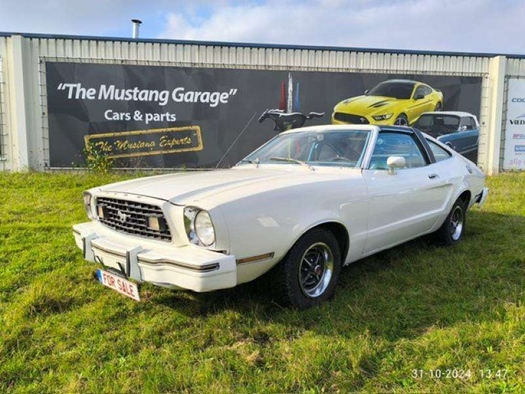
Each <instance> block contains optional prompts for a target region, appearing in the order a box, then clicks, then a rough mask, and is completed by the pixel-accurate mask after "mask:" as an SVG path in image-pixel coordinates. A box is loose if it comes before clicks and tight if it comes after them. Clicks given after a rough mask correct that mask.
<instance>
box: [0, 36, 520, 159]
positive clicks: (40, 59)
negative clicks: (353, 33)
mask: <svg viewBox="0 0 525 394" xmlns="http://www.w3.org/2000/svg"><path fill="white" fill-rule="evenodd" d="M9 39H10V37H0V57H1V56H2V54H3V56H4V57H5V56H6V50H5V47H6V45H7V44H6V43H7V41H8V40H9ZM24 41H26V44H25V45H24V60H25V62H26V64H25V66H27V70H28V72H27V73H26V74H28V76H27V77H25V78H27V81H26V84H27V87H26V91H27V94H28V96H29V97H28V98H26V100H27V109H28V112H29V113H30V118H31V119H28V126H29V130H31V133H32V134H33V135H32V136H31V137H29V136H28V137H29V141H28V143H29V145H30V147H29V148H30V149H31V150H32V152H34V155H35V157H34V159H33V160H31V162H32V165H33V164H35V163H37V165H36V167H37V168H41V166H42V163H45V162H47V160H48V157H49V135H48V130H47V114H46V111H47V97H46V91H45V89H46V87H45V68H44V66H43V65H44V63H45V61H46V60H52V61H71V62H87V63H89V62H94V63H109V64H111V63H117V64H123V63H124V64H126V63H127V64H151V65H154V64H158V65H168V66H174V67H177V66H195V67H217V68H221V67H225V68H250V69H275V70H303V71H331V72H366V73H391V74H401V75H403V74H416V75H417V74H426V75H456V76H478V77H482V78H483V82H482V92H481V93H482V97H481V108H480V121H481V124H482V130H481V136H480V150H482V149H485V148H486V147H485V146H483V144H486V133H487V128H486V127H484V124H486V123H487V116H488V115H487V114H488V103H489V99H490V97H491V95H493V94H494V92H491V91H490V88H489V81H488V78H487V75H488V73H489V62H490V59H491V58H490V57H487V56H479V57H478V56H475V55H466V56H463V55H446V54H431V53H420V54H417V53H406V52H402V51H401V52H399V53H395V52H381V51H376V52H372V51H367V50H363V51H360V50H357V49H344V48H341V49H339V48H337V49H335V48H327V49H323V48H311V49H310V48H307V47H300V48H293V47H280V46H279V47H263V46H251V47H250V46H249V45H234V44H231V45H227V44H206V43H203V44H202V45H201V44H196V43H180V42H174V41H172V42H170V41H166V42H144V41H125V40H118V39H116V40H114V41H111V40H96V39H92V38H85V39H82V38H78V37H71V38H67V37H66V38H48V37H30V38H24ZM0 66H1V63H0ZM506 71H507V75H513V76H524V77H525V59H514V58H509V59H508V61H507V70H506ZM29 74H30V75H29ZM0 77H1V75H0ZM4 80H5V79H4ZM4 85H5V82H4ZM2 89H3V90H2ZM2 91H5V86H4V88H2V85H1V84H0V99H1V98H2V96H1V94H2ZM3 97H4V100H5V99H6V97H5V93H4V96H3ZM0 105H1V104H0ZM3 111H4V112H3V113H4V114H5V108H4V109H3ZM4 118H5V116H4ZM0 122H3V123H0V124H3V125H4V126H3V128H4V133H5V129H6V127H5V123H6V122H5V119H4V120H2V108H1V107H0ZM0 127H1V126H0ZM0 143H1V142H0ZM4 144H5V143H4ZM480 160H481V162H480V164H483V160H482V155H480Z"/></svg>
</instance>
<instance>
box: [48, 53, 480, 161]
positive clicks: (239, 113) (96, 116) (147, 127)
mask: <svg viewBox="0 0 525 394" xmlns="http://www.w3.org/2000/svg"><path fill="white" fill-rule="evenodd" d="M395 79H412V80H416V81H418V82H422V83H424V84H426V85H428V86H430V87H431V88H432V89H435V90H436V91H438V92H440V93H438V95H436V96H435V97H438V98H439V97H441V96H439V95H442V99H439V100H442V101H443V103H440V106H441V109H443V110H461V111H467V112H471V113H472V114H474V115H478V113H479V107H480V92H481V78H477V77H452V76H429V75H403V76H400V75H390V74H365V73H341V72H305V71H302V72H299V71H291V72H288V71H273V70H248V69H223V68H193V67H191V68H190V67H187V68H183V67H165V66H136V65H118V64H86V63H65V62H64V63H62V62H47V63H46V82H47V98H48V100H47V101H48V119H49V140H50V148H49V152H50V163H49V165H50V167H55V168H56V167H74V166H79V165H83V164H84V163H85V154H86V151H87V149H88V148H94V149H96V150H97V151H98V152H100V153H102V154H105V155H107V156H108V157H111V158H114V159H115V160H116V162H115V166H118V167H130V168H180V167H186V168H199V167H215V166H221V167H228V166H231V165H233V164H235V163H237V162H238V161H239V160H241V159H242V158H243V157H244V156H246V155H247V154H248V153H250V152H251V151H252V150H254V149H255V148H257V147H258V146H260V145H261V144H262V143H264V142H265V141H268V140H269V139H270V138H272V137H273V136H275V135H276V134H277V133H278V132H279V129H280V127H279V125H275V124H274V122H273V121H272V119H276V116H277V117H278V115H279V113H290V112H294V113H298V114H299V115H298V116H297V117H296V118H289V119H290V120H289V122H288V123H285V124H284V125H283V124H281V129H282V128H283V127H284V128H287V127H290V125H292V124H293V123H294V122H296V121H297V122H299V123H302V122H304V121H305V116H303V115H301V113H302V114H305V115H309V114H310V113H314V112H315V113H316V114H315V115H312V116H310V117H311V118H312V119H311V120H308V121H307V125H310V124H311V125H314V124H328V123H331V121H332V112H333V109H334V106H335V105H336V104H337V103H339V102H341V101H342V100H345V99H348V98H350V97H354V96H359V95H362V94H363V93H364V92H365V90H369V89H372V88H373V87H374V86H376V85H377V84H379V83H380V82H383V81H387V80H395ZM398 101H399V100H398ZM421 102H422V101H421ZM398 104H399V103H398ZM435 105H436V104H435V103H434V104H433V106H432V107H429V108H428V109H427V110H434V109H435V108H434V107H435ZM398 106H399V105H398ZM385 108H386V107H385ZM268 109H269V110H270V111H267V112H266V110H268ZM438 109H439V108H438ZM272 110H273V111H272ZM321 113H324V115H323V116H320V114H321ZM272 116H273V117H272ZM310 117H309V118H310ZM264 119H266V120H264ZM360 119H365V118H364V117H363V118H360ZM374 119H377V117H374ZM379 119H381V118H379ZM385 119H386V118H385ZM414 119H415V117H414ZM409 120H410V119H409ZM391 121H392V122H393V121H394V118H392V119H391ZM281 123H282V122H281Z"/></svg>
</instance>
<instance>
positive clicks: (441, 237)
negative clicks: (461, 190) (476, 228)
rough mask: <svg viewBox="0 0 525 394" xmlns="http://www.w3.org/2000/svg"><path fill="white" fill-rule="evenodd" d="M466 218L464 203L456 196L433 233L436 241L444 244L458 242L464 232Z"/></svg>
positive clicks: (449, 244)
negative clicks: (445, 215)
mask: <svg viewBox="0 0 525 394" xmlns="http://www.w3.org/2000/svg"><path fill="white" fill-rule="evenodd" d="M466 218H467V216H466V203H465V202H464V201H463V200H461V199H459V198H458V199H457V200H456V202H455V203H454V205H453V206H452V209H451V210H450V213H449V214H448V215H447V218H446V219H445V222H444V223H443V224H442V225H441V227H440V228H439V230H438V231H437V232H436V234H435V235H436V240H437V243H438V244H440V245H444V246H451V245H454V244H456V243H458V242H459V241H460V240H461V238H462V237H463V233H464V232H465V224H466Z"/></svg>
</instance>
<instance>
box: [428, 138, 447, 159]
mask: <svg viewBox="0 0 525 394" xmlns="http://www.w3.org/2000/svg"><path fill="white" fill-rule="evenodd" d="M427 142H428V145H429V146H430V149H431V150H432V153H434V158H435V159H436V161H443V160H446V159H449V158H451V157H452V153H450V152H449V151H448V150H446V149H445V148H442V147H441V146H439V145H438V144H436V143H435V142H433V141H430V140H427Z"/></svg>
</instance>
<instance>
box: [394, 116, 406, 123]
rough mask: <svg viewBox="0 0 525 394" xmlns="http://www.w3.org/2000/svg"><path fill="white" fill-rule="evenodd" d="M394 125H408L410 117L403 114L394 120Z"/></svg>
mask: <svg viewBox="0 0 525 394" xmlns="http://www.w3.org/2000/svg"><path fill="white" fill-rule="evenodd" d="M394 125H396V126H408V118H407V117H406V116H405V115H403V114H401V115H399V116H398V117H397V119H396V121H395V122H394Z"/></svg>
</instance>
